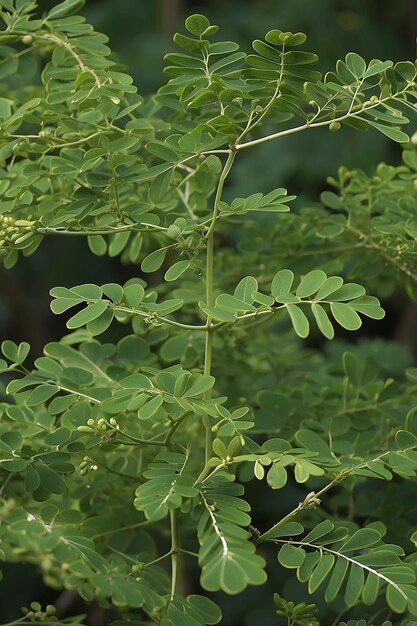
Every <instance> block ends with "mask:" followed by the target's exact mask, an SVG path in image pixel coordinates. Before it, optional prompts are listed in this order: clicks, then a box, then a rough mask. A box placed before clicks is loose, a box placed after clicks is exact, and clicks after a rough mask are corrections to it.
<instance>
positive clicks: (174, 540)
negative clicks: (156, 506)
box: [169, 509, 178, 602]
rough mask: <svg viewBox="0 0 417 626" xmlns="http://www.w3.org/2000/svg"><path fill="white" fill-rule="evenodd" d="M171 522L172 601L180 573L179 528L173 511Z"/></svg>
mask: <svg viewBox="0 0 417 626" xmlns="http://www.w3.org/2000/svg"><path fill="white" fill-rule="evenodd" d="M169 515H170V520H171V595H170V601H171V602H172V600H173V599H174V596H175V591H176V588H177V573H178V552H177V549H178V528H177V518H176V511H175V510H174V509H171V511H170V512H169Z"/></svg>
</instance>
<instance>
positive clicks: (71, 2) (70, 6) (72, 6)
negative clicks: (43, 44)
mask: <svg viewBox="0 0 417 626" xmlns="http://www.w3.org/2000/svg"><path fill="white" fill-rule="evenodd" d="M83 5H84V0H64V2H60V3H59V4H57V5H55V6H54V7H53V8H52V9H51V10H50V11H49V13H48V15H47V19H49V20H59V19H61V18H63V17H66V16H68V15H73V14H74V13H76V12H77V11H79V10H80V9H81V8H82V7H83Z"/></svg>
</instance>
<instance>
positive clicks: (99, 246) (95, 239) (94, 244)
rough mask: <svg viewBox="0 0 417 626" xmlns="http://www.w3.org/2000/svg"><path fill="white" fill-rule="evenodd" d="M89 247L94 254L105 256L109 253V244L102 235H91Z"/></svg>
mask: <svg viewBox="0 0 417 626" xmlns="http://www.w3.org/2000/svg"><path fill="white" fill-rule="evenodd" d="M87 242H88V247H89V248H90V250H91V252H92V253H93V254H96V255H97V256H103V255H105V254H106V252H107V243H106V240H105V239H104V237H102V236H101V235H89V236H88V237H87Z"/></svg>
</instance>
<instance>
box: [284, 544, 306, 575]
mask: <svg viewBox="0 0 417 626" xmlns="http://www.w3.org/2000/svg"><path fill="white" fill-rule="evenodd" d="M305 556H306V553H305V551H304V550H303V549H302V548H299V547H297V546H293V545H291V544H289V543H284V545H283V546H282V547H281V549H280V551H279V552H278V561H279V562H280V563H281V565H283V566H284V567H288V568H291V569H292V568H294V569H296V568H297V567H300V565H302V563H303V562H304V559H305Z"/></svg>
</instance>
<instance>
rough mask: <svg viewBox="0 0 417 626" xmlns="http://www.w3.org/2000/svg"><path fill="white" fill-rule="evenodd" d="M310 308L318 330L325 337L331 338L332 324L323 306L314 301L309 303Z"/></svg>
mask: <svg viewBox="0 0 417 626" xmlns="http://www.w3.org/2000/svg"><path fill="white" fill-rule="evenodd" d="M311 310H312V312H313V315H314V318H315V320H316V323H317V326H318V328H319V330H320V332H322V333H323V335H324V336H325V337H326V339H333V337H334V329H333V326H332V323H331V321H330V320H329V317H328V315H327V313H326V311H325V310H324V309H323V307H322V306H321V305H320V304H318V303H317V302H314V303H313V304H312V305H311Z"/></svg>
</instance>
